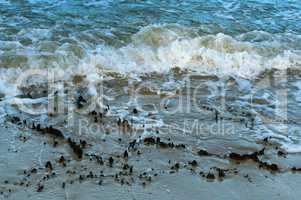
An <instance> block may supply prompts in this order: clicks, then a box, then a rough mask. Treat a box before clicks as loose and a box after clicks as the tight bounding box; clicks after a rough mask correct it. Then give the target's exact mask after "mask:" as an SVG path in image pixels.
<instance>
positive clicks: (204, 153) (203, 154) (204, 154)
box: [198, 149, 212, 156]
mask: <svg viewBox="0 0 301 200" xmlns="http://www.w3.org/2000/svg"><path fill="white" fill-rule="evenodd" d="M198 155H199V156H211V155H212V154H210V153H208V151H206V150H203V149H201V150H199V151H198Z"/></svg>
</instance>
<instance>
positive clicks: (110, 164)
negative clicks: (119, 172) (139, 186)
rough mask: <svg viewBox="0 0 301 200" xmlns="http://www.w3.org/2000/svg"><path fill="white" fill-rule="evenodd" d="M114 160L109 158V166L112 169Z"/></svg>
mask: <svg viewBox="0 0 301 200" xmlns="http://www.w3.org/2000/svg"><path fill="white" fill-rule="evenodd" d="M113 164H114V159H113V158H112V157H110V158H109V166H110V167H113Z"/></svg>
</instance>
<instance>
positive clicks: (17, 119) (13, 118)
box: [10, 116, 21, 124]
mask: <svg viewBox="0 0 301 200" xmlns="http://www.w3.org/2000/svg"><path fill="white" fill-rule="evenodd" d="M10 122H11V123H13V124H20V123H21V119H20V118H19V117H17V116H13V117H11V118H10Z"/></svg>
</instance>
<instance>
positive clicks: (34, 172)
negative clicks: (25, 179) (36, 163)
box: [30, 168, 38, 174]
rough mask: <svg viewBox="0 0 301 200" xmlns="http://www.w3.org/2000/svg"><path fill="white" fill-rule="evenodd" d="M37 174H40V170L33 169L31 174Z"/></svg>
mask: <svg viewBox="0 0 301 200" xmlns="http://www.w3.org/2000/svg"><path fill="white" fill-rule="evenodd" d="M37 172H38V170H37V169H36V168H32V169H31V171H30V173H32V174H36V173H37Z"/></svg>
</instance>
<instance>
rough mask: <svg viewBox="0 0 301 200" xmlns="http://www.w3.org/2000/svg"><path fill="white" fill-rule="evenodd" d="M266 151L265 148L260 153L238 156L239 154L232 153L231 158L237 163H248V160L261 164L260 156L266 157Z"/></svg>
mask: <svg viewBox="0 0 301 200" xmlns="http://www.w3.org/2000/svg"><path fill="white" fill-rule="evenodd" d="M264 151H265V149H264V148H263V149H262V150H260V151H258V152H257V151H256V152H254V153H251V154H242V155H241V154H238V153H230V154H229V158H230V159H232V160H236V161H246V160H253V161H254V162H259V158H258V156H262V155H264Z"/></svg>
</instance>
